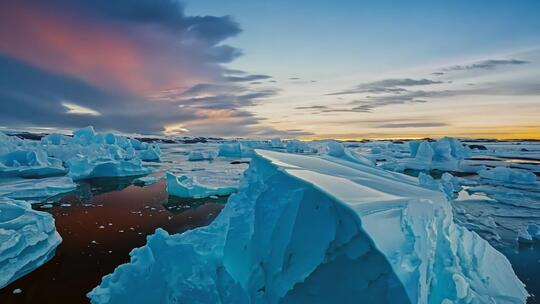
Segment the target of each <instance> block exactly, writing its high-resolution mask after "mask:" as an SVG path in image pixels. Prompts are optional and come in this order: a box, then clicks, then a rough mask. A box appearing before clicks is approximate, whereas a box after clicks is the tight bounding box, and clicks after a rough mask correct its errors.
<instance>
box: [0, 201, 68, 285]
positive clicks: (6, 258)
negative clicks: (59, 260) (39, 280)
mask: <svg viewBox="0 0 540 304" xmlns="http://www.w3.org/2000/svg"><path fill="white" fill-rule="evenodd" d="M61 242H62V238H61V237H60V235H59V234H58V232H57V231H56V229H55V227H54V219H53V217H52V216H51V215H50V214H48V213H46V212H41V211H36V210H32V207H31V206H30V204H29V203H27V202H24V201H16V200H10V199H5V198H1V199H0V288H3V287H4V286H6V285H8V284H9V283H11V282H13V281H14V280H16V279H18V278H20V277H22V276H24V275H25V274H27V273H29V272H31V271H32V270H34V269H35V268H37V267H39V266H41V265H43V264H44V263H45V262H47V261H48V260H49V259H50V258H52V257H53V256H54V251H55V249H56V247H57V246H58V245H59V244H60V243H61Z"/></svg>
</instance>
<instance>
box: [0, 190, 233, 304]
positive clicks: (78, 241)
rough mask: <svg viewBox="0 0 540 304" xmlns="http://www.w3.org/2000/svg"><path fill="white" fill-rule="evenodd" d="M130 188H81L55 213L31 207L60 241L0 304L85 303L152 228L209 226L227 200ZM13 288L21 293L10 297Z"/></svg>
mask: <svg viewBox="0 0 540 304" xmlns="http://www.w3.org/2000/svg"><path fill="white" fill-rule="evenodd" d="M129 183H130V181H121V180H108V181H94V182H90V183H85V184H83V185H81V187H80V188H79V189H78V191H77V192H76V193H74V194H70V195H68V196H66V197H63V198H62V199H61V200H60V201H59V202H58V203H55V204H54V207H53V208H50V209H40V208H39V207H38V206H35V208H36V209H38V210H43V211H46V212H50V213H51V214H52V215H53V216H54V218H55V221H56V228H57V230H58V232H59V233H60V235H61V236H62V238H63V242H62V244H61V245H60V246H59V247H58V249H57V251H56V255H55V256H54V258H52V259H51V260H50V261H49V262H47V263H46V264H45V265H43V266H41V267H39V268H38V269H36V270H34V271H33V272H31V273H30V274H28V275H26V276H24V277H22V278H20V279H19V280H17V281H15V282H13V283H11V284H10V285H8V286H6V287H4V288H3V289H1V290H0V303H2V304H10V303H70V304H72V303H88V302H89V301H88V299H87V298H86V293H87V292H89V291H90V290H92V289H93V288H94V287H95V286H97V285H98V284H99V283H100V282H101V277H102V276H104V275H106V274H109V273H111V272H112V271H113V270H114V268H115V267H116V266H118V265H120V264H122V263H126V262H128V261H129V252H130V251H131V249H133V248H135V247H140V246H142V245H144V244H146V236H147V235H149V234H152V233H153V232H154V230H155V229H156V228H158V227H161V228H163V229H165V230H167V231H168V232H169V233H178V232H183V231H186V230H188V229H192V228H195V227H199V226H204V225H208V224H209V223H210V222H211V221H212V220H213V219H214V218H215V217H216V215H217V214H218V213H219V212H220V211H221V209H222V207H223V203H224V202H225V201H226V199H227V198H219V199H202V200H197V201H195V202H194V201H190V200H179V199H169V198H168V197H167V192H166V190H165V183H164V181H163V180H162V181H160V182H158V183H156V184H154V185H151V186H149V187H146V188H141V187H137V186H132V185H129ZM126 186H127V187H126ZM61 204H71V206H69V207H68V206H64V207H62V206H61ZM16 288H20V289H22V293H20V294H13V293H12V292H13V290H14V289H16Z"/></svg>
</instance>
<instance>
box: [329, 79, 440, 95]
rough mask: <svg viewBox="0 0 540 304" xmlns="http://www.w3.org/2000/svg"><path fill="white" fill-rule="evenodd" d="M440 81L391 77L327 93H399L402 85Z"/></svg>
mask: <svg viewBox="0 0 540 304" xmlns="http://www.w3.org/2000/svg"><path fill="white" fill-rule="evenodd" d="M440 83H443V82H442V81H436V80H430V79H426V78H422V79H412V78H391V79H383V80H379V81H374V82H369V83H363V84H359V85H357V86H356V87H355V88H353V89H349V90H343V91H340V92H335V93H330V94H327V95H348V94H359V93H376V94H378V93H401V92H405V91H406V89H404V88H403V87H411V86H424V85H431V84H440Z"/></svg>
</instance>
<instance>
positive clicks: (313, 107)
mask: <svg viewBox="0 0 540 304" xmlns="http://www.w3.org/2000/svg"><path fill="white" fill-rule="evenodd" d="M295 109H297V110H323V109H328V107H327V106H300V107H295Z"/></svg>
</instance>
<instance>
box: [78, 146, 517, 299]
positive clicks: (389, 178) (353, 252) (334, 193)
mask: <svg viewBox="0 0 540 304" xmlns="http://www.w3.org/2000/svg"><path fill="white" fill-rule="evenodd" d="M256 153H257V154H258V156H255V158H254V159H253V160H252V162H251V165H250V168H249V169H248V171H247V173H246V175H245V178H244V180H243V184H242V186H241V187H240V190H239V192H238V193H237V194H235V195H232V196H231V197H230V199H229V201H228V203H227V205H225V208H224V209H223V210H222V211H221V213H220V215H219V216H218V217H217V218H216V219H215V220H214V222H212V223H211V224H210V225H209V226H206V227H201V228H197V229H193V230H190V231H187V232H185V233H183V234H175V235H169V234H168V233H167V232H165V231H164V230H161V229H158V230H156V233H155V234H154V235H153V236H150V237H148V242H147V245H146V246H143V247H141V248H137V249H134V250H133V251H132V252H131V253H130V255H131V262H130V263H128V264H124V265H121V266H119V267H118V268H117V269H116V270H115V271H114V273H112V274H110V275H107V276H105V277H104V278H103V280H102V282H101V284H100V286H98V287H96V288H95V289H94V290H92V291H91V292H90V293H89V294H88V296H89V298H90V299H91V300H92V303H94V304H97V303H149V302H155V301H159V302H161V303H434V304H435V303H436V304H439V303H524V302H525V299H526V297H527V292H526V291H525V288H524V285H523V284H522V283H521V282H520V281H519V279H518V278H517V277H516V275H515V274H514V272H513V270H512V268H511V266H510V263H509V262H508V260H507V259H506V258H505V257H504V256H503V255H502V254H500V253H499V252H497V251H496V250H495V249H494V248H493V247H491V246H490V245H489V244H488V243H487V242H486V241H485V240H483V239H482V238H480V237H479V236H478V235H477V234H475V233H471V232H469V231H468V230H466V229H464V228H462V227H460V226H457V225H455V224H454V222H453V218H452V210H451V206H450V204H449V203H448V201H447V200H446V199H445V198H444V196H443V195H442V194H441V193H439V192H435V191H431V190H428V189H424V188H421V187H418V186H417V185H415V184H414V183H415V181H413V180H411V179H408V178H403V175H401V174H393V173H391V172H384V171H381V170H379V169H377V168H374V167H370V166H364V165H361V164H355V163H350V162H348V163H347V165H344V164H342V163H341V162H334V161H332V160H331V159H322V158H319V157H313V156H311V157H310V156H304V155H294V154H285V153H277V152H271V151H261V150H257V151H256ZM179 256H181V257H182V258H181V259H179V258H178V257H179Z"/></svg>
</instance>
